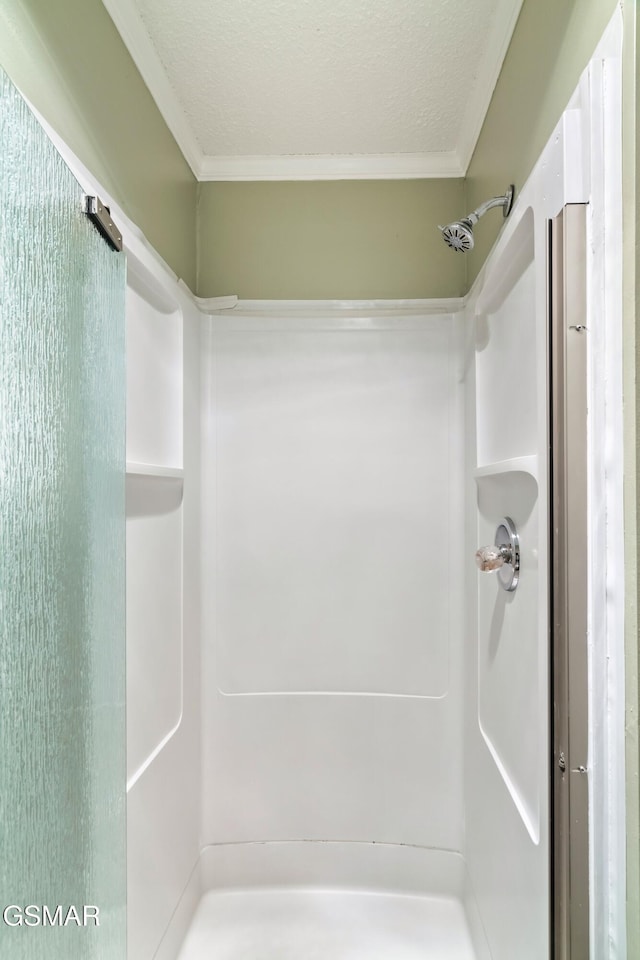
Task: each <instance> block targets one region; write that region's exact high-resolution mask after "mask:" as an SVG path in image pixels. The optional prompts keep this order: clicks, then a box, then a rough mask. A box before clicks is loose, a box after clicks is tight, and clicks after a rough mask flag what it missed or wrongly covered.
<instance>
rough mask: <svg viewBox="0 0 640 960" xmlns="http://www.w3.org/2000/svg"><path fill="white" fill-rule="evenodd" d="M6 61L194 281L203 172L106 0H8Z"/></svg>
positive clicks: (3, 27) (2, 50)
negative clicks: (171, 125)
mask: <svg viewBox="0 0 640 960" xmlns="http://www.w3.org/2000/svg"><path fill="white" fill-rule="evenodd" d="M0 62H1V63H2V65H3V66H4V68H5V70H6V71H7V73H8V74H9V76H10V77H11V78H12V80H13V81H14V83H15V84H16V85H17V86H18V87H19V89H20V90H21V91H22V93H23V94H24V95H25V96H26V97H27V98H28V99H29V100H30V101H31V102H32V103H33V104H34V106H35V107H36V109H37V110H39V111H40V113H41V114H42V115H43V116H44V117H45V119H46V120H47V121H48V122H49V123H50V124H51V126H52V127H53V128H54V129H55V130H56V131H57V133H58V134H59V135H60V136H61V137H62V139H63V140H64V141H65V142H66V143H67V145H68V146H69V147H70V148H71V150H72V151H73V152H74V153H75V154H76V155H77V156H78V158H79V159H80V160H81V161H82V163H83V164H84V165H85V166H86V167H88V169H89V170H91V172H92V173H93V174H94V176H95V177H96V179H98V180H99V181H100V182H101V183H102V184H103V186H104V187H105V189H106V190H108V191H109V192H110V193H111V194H112V196H113V199H114V200H116V201H117V202H118V204H120V206H121V207H122V208H123V210H124V211H125V212H126V213H127V215H128V216H129V217H130V218H131V220H133V222H134V223H136V224H137V225H138V226H139V227H140V229H141V230H142V231H143V232H144V233H145V235H146V236H147V238H148V240H149V241H150V242H151V243H152V244H153V246H154V247H155V248H156V250H157V251H158V252H159V253H160V255H161V256H162V257H164V259H165V260H166V261H167V263H168V264H169V265H170V266H171V268H172V269H173V270H174V271H175V272H176V273H177V274H178V275H179V276H180V277H182V278H183V279H184V281H185V282H186V283H187V284H188V285H189V286H191V287H193V286H194V285H195V260H196V254H195V201H196V182H195V178H194V177H193V174H192V173H191V170H190V168H189V166H188V165H187V163H186V161H185V160H184V158H183V156H182V154H181V152H180V150H179V149H178V147H177V145H176V143H175V141H174V139H173V137H172V135H171V133H170V132H169V129H168V127H167V126H166V124H165V122H164V120H163V119H162V116H161V115H160V112H159V110H158V108H157V107H156V105H155V102H154V101H153V99H152V97H151V94H150V93H149V91H148V90H147V87H146V86H145V83H144V81H143V79H142V77H141V76H140V74H139V73H138V70H137V68H136V66H135V64H134V63H133V60H132V59H131V57H130V55H129V53H128V51H127V49H126V47H125V46H124V43H123V42H122V40H121V39H120V35H119V34H118V32H117V31H116V28H115V26H114V25H113V22H112V20H111V18H110V17H109V15H108V13H107V11H106V9H105V8H104V7H103V5H102V3H101V2H100V0H56V2H55V3H52V2H51V0H17V2H16V0H0Z"/></svg>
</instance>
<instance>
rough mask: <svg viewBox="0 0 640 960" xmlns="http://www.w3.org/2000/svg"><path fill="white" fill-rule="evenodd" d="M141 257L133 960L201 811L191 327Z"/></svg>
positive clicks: (188, 870) (177, 299)
mask: <svg viewBox="0 0 640 960" xmlns="http://www.w3.org/2000/svg"><path fill="white" fill-rule="evenodd" d="M144 256H146V260H145V261H144V263H143V262H142V260H138V259H137V258H136V257H134V256H133V255H132V253H131V252H130V254H129V259H128V268H129V269H128V290H127V388H128V389H127V761H128V763H127V766H128V792H127V821H128V829H127V839H128V850H127V882H128V891H127V900H128V917H129V925H128V956H129V957H131V958H135V960H151V957H156V956H158V955H159V954H158V950H159V949H161V948H163V939H164V935H165V933H166V930H167V927H168V926H169V923H170V921H171V920H172V918H173V916H174V914H175V911H176V907H177V904H178V902H179V900H180V898H181V895H182V893H183V891H184V889H185V886H186V885H187V883H188V881H189V878H190V876H191V874H192V873H193V870H194V866H195V864H196V862H197V859H198V853H199V836H198V825H199V810H200V777H199V773H200V771H199V734H200V717H199V684H198V678H199V670H198V660H199V647H198V644H199V595H198V589H199V579H200V578H199V559H200V558H199V548H198V545H199V521H200V516H199V505H200V501H199V477H200V471H199V404H200V396H199V386H198V374H199V333H200V315H199V313H198V311H197V310H196V309H195V307H194V305H193V303H192V302H191V300H190V298H189V297H188V296H186V295H185V294H184V293H183V291H181V290H180V288H179V287H178V285H177V283H176V282H175V281H174V280H173V278H171V277H169V276H167V275H166V273H165V272H164V271H162V270H161V269H159V268H158V266H157V264H156V262H155V261H154V260H153V259H152V258H150V257H149V256H148V255H146V253H145V251H141V257H144ZM185 384H186V389H185Z"/></svg>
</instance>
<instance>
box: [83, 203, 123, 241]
mask: <svg viewBox="0 0 640 960" xmlns="http://www.w3.org/2000/svg"><path fill="white" fill-rule="evenodd" d="M84 212H85V213H86V215H87V216H88V217H89V220H91V222H92V223H93V225H94V226H95V227H96V228H97V230H99V231H100V233H101V234H102V236H103V237H104V238H105V240H106V241H107V243H108V244H109V246H110V247H112V248H113V249H114V250H118V251H120V250H122V234H121V233H120V231H119V230H118V228H117V227H116V225H115V223H114V222H113V220H112V219H111V211H110V210H109V207H105V205H104V203H103V202H102V200H100V198H99V197H85V198H84Z"/></svg>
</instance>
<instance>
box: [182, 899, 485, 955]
mask: <svg viewBox="0 0 640 960" xmlns="http://www.w3.org/2000/svg"><path fill="white" fill-rule="evenodd" d="M443 958H446V960H476V955H475V953H474V950H473V947H472V943H471V936H470V933H469V929H468V927H467V921H466V918H465V914H464V910H463V907H462V905H461V904H460V903H459V902H458V901H457V900H455V899H453V898H445V897H442V898H440V897H421V896H407V895H397V894H386V893H369V892H363V891H351V890H315V889H306V890H300V889H296V890H293V889H269V890H267V889H257V890H256V889H252V890H233V891H226V892H219V891H212V892H210V893H208V894H206V895H205V896H204V897H203V899H202V900H201V901H200V904H199V906H198V909H197V911H196V914H195V916H194V918H193V922H192V924H191V927H190V929H189V932H188V934H187V937H186V939H185V942H184V944H183V947H182V951H181V952H180V955H179V960H443Z"/></svg>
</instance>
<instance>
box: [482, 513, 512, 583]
mask: <svg viewBox="0 0 640 960" xmlns="http://www.w3.org/2000/svg"><path fill="white" fill-rule="evenodd" d="M476 563H477V565H478V567H479V568H480V570H482V571H483V572H484V573H491V571H493V570H496V571H497V573H498V580H499V582H500V586H501V587H502V588H503V590H506V591H507V593H513V591H514V590H515V589H516V587H517V586H518V582H519V580H520V538H519V537H518V531H517V530H516V527H515V524H514V522H513V520H512V519H511V517H503V519H502V520H501V521H500V523H499V524H498V527H497V529H496V538H495V541H494V543H493V545H492V546H488V547H480V549H479V550H476Z"/></svg>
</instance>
